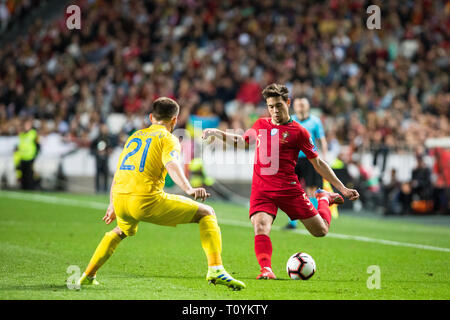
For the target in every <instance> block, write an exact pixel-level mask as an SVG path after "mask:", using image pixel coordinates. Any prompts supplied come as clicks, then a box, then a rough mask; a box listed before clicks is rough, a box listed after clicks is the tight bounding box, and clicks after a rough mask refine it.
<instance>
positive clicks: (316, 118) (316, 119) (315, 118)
mask: <svg viewBox="0 0 450 320" xmlns="http://www.w3.org/2000/svg"><path fill="white" fill-rule="evenodd" d="M310 117H311V120H312V121H313V122H315V123H316V124H319V125H322V120H321V119H320V117H318V116H316V115H314V114H312V115H311V116H310Z"/></svg>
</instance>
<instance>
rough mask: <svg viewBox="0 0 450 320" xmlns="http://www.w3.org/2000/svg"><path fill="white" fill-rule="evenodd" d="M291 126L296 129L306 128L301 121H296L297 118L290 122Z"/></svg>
mask: <svg viewBox="0 0 450 320" xmlns="http://www.w3.org/2000/svg"><path fill="white" fill-rule="evenodd" d="M289 126H290V127H291V128H292V129H293V130H296V131H303V130H306V129H305V127H303V126H302V125H301V124H300V123H298V122H297V121H295V119H292V121H291V122H289Z"/></svg>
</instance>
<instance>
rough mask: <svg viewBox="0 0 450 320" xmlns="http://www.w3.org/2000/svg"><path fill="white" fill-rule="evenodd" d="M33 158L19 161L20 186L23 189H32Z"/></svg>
mask: <svg viewBox="0 0 450 320" xmlns="http://www.w3.org/2000/svg"><path fill="white" fill-rule="evenodd" d="M33 164H34V159H33V160H29V161H25V160H22V161H20V171H22V179H21V181H20V182H21V186H22V189H23V190H33V189H34V172H33Z"/></svg>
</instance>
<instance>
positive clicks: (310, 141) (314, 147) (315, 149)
mask: <svg viewBox="0 0 450 320" xmlns="http://www.w3.org/2000/svg"><path fill="white" fill-rule="evenodd" d="M309 143H311V144H312V145H313V151H314V152H317V148H316V146H315V145H314V142H313V139H312V137H309Z"/></svg>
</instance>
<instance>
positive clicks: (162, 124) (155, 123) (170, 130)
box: [152, 121, 172, 132]
mask: <svg viewBox="0 0 450 320" xmlns="http://www.w3.org/2000/svg"><path fill="white" fill-rule="evenodd" d="M153 125H156V126H163V127H165V128H166V129H167V131H169V132H172V126H171V125H170V123H167V122H164V121H155V122H152V126H153Z"/></svg>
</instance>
